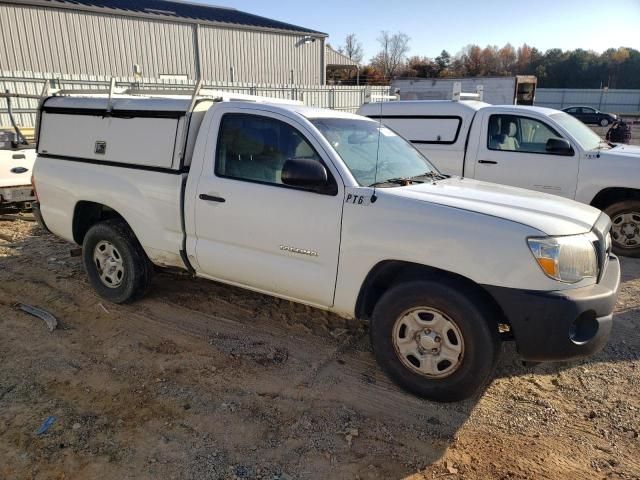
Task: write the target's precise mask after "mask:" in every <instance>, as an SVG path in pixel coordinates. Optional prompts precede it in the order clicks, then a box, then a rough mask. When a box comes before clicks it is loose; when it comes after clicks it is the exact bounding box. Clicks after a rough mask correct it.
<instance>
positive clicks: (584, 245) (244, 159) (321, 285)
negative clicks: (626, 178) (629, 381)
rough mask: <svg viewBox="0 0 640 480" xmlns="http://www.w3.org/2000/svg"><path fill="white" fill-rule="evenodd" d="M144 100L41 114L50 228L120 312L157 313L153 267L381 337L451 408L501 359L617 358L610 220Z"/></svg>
mask: <svg viewBox="0 0 640 480" xmlns="http://www.w3.org/2000/svg"><path fill="white" fill-rule="evenodd" d="M130 93H131V92H129V95H113V96H112V97H111V98H110V99H107V98H98V97H78V96H75V97H73V96H69V97H64V96H57V97H50V98H48V99H46V100H45V101H43V102H42V104H41V110H40V123H39V124H40V134H39V139H38V158H37V160H36V165H35V174H34V184H35V187H36V191H37V195H38V197H39V205H37V209H38V211H39V213H40V217H41V221H42V222H44V224H45V225H46V227H47V228H48V229H49V230H50V231H51V232H53V233H54V234H56V235H58V236H60V237H63V238H65V239H68V240H70V241H73V242H76V243H78V244H80V245H82V250H83V260H84V265H85V268H86V271H87V274H88V276H89V279H90V282H91V284H92V286H93V287H94V288H95V290H96V291H97V292H98V293H99V294H100V295H101V296H103V297H104V298H106V299H108V300H111V301H113V302H118V303H121V302H131V301H133V300H136V299H138V298H140V297H141V296H142V295H143V294H144V293H145V291H146V290H147V288H148V287H149V285H150V282H151V277H152V274H153V271H154V268H153V266H154V265H156V266H161V267H177V268H181V269H185V270H188V271H190V272H191V273H193V274H194V275H196V276H198V277H202V278H206V279H211V280H217V281H220V282H225V283H228V284H232V285H238V286H242V287H245V288H248V289H251V290H255V291H259V292H263V293H266V294H270V295H274V296H277V297H281V298H285V299H289V300H292V301H296V302H300V303H304V304H307V305H311V306H314V307H317V308H321V309H325V310H330V311H332V312H335V313H337V314H338V315H341V316H344V317H348V318H353V317H357V318H362V319H367V320H369V321H370V332H371V340H372V344H373V348H374V351H375V355H376V358H377V360H378V362H379V363H380V365H381V366H382V367H383V369H384V370H385V371H386V372H387V373H388V374H389V375H390V377H391V378H392V379H393V380H395V381H396V382H397V383H398V384H400V385H401V386H403V387H404V388H406V389H408V390H410V391H412V392H414V393H416V394H418V395H421V396H424V397H426V398H430V399H434V400H439V401H454V400H459V399H462V398H466V397H468V396H470V395H471V394H473V393H474V392H475V391H476V390H477V389H479V388H480V387H481V386H482V385H483V384H485V383H486V382H487V381H488V380H489V379H490V378H491V376H492V372H493V369H494V366H495V364H496V360H497V358H498V356H499V352H500V350H501V342H502V340H505V339H513V340H515V341H516V342H517V347H518V350H519V352H520V354H521V356H522V357H523V358H524V359H527V360H531V361H544V360H564V359H570V358H576V357H582V356H585V355H589V354H592V353H594V352H596V351H598V350H600V349H601V348H602V347H603V345H604V344H605V343H606V341H607V339H608V337H609V334H610V330H611V326H612V312H613V309H614V305H615V303H616V298H617V292H618V288H619V280H620V267H619V263H618V259H617V258H616V256H615V255H613V254H612V253H611V244H610V236H609V229H610V227H611V223H610V220H609V218H608V217H607V216H606V215H604V214H602V213H601V212H600V211H599V210H597V209H595V208H593V207H590V206H587V205H583V204H580V203H577V202H574V201H572V200H568V199H563V198H559V197H554V196H551V195H545V194H541V193H536V192H530V191H526V190H522V189H517V188H512V187H507V186H501V185H494V184H489V183H484V182H478V181H475V180H471V179H460V178H445V177H443V176H442V175H440V174H439V173H438V172H437V170H436V169H435V168H434V167H433V166H432V165H431V164H430V163H429V162H428V161H427V160H426V159H425V158H424V157H423V156H422V155H421V154H420V153H419V152H418V151H417V150H415V149H414V148H413V146H412V145H411V144H410V143H408V142H406V141H405V140H404V139H403V138H402V137H400V136H398V135H396V134H395V133H393V132H392V131H390V130H389V129H387V128H381V127H380V126H379V124H378V122H376V121H373V120H369V119H366V118H364V117H361V116H357V115H353V114H346V113H340V112H336V111H331V110H322V109H315V108H309V107H304V106H302V105H298V104H287V103H276V102H271V101H266V100H260V99H256V101H237V100H231V101H227V100H225V98H224V96H219V97H217V96H216V95H214V94H210V95H205V93H204V92H200V94H199V95H197V96H196V95H194V96H193V98H192V99H189V98H178V97H171V98H164V97H157V96H156V97H151V96H149V97H145V96H141V95H131V94H130ZM398 179H401V180H398Z"/></svg>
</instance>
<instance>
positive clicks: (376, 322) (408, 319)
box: [371, 281, 500, 402]
mask: <svg viewBox="0 0 640 480" xmlns="http://www.w3.org/2000/svg"><path fill="white" fill-rule="evenodd" d="M474 293H475V292H470V291H469V289H468V288H466V287H465V286H464V285H458V284H455V283H453V282H446V281H437V282H436V281H413V282H407V283H403V284H400V285H398V286H396V287H393V288H391V289H390V290H389V291H387V292H386V293H385V294H384V295H383V296H382V298H381V299H380V301H379V302H378V304H377V305H376V307H375V309H374V312H373V318H372V322H371V342H372V344H373V349H374V352H375V355H376V360H377V361H378V363H379V364H380V366H381V367H382V368H383V369H384V370H385V372H386V373H387V374H388V375H389V377H391V379H392V380H394V381H395V382H396V383H397V384H398V385H400V386H401V387H403V388H405V389H407V390H409V391H410V392H412V393H414V394H417V395H420V396H421V397H424V398H427V399H430V400H435V401H440V402H451V401H458V400H463V399H465V398H468V397H470V396H471V395H473V393H474V392H476V391H477V390H478V389H480V388H481V387H482V386H483V385H484V384H485V383H487V382H488V381H489V379H490V378H491V376H492V374H493V371H494V368H495V364H496V361H497V359H498V357H499V352H500V338H499V336H498V331H497V325H496V326H493V325H492V324H491V318H490V315H489V314H488V311H487V309H486V308H485V306H484V304H483V302H482V300H480V299H479V298H477V296H476V295H474Z"/></svg>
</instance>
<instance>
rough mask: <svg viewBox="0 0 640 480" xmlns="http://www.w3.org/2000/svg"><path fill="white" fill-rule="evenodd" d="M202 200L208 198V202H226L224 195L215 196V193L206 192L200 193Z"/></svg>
mask: <svg viewBox="0 0 640 480" xmlns="http://www.w3.org/2000/svg"><path fill="white" fill-rule="evenodd" d="M200 200H206V201H208V202H219V203H224V202H226V200H225V199H224V198H222V197H214V196H213V195H207V194H206V193H201V194H200Z"/></svg>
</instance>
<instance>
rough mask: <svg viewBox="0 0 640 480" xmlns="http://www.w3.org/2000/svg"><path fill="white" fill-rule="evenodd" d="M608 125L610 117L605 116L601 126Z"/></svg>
mask: <svg viewBox="0 0 640 480" xmlns="http://www.w3.org/2000/svg"><path fill="white" fill-rule="evenodd" d="M607 125H609V119H608V118H603V119H602V120H600V126H601V127H606V126H607Z"/></svg>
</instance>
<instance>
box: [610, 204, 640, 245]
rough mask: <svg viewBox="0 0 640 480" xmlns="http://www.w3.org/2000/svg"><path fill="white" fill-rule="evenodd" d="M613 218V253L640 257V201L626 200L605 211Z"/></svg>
mask: <svg viewBox="0 0 640 480" xmlns="http://www.w3.org/2000/svg"><path fill="white" fill-rule="evenodd" d="M604 213H606V214H607V215H609V218H611V240H612V243H613V253H615V254H616V255H620V256H623V257H640V200H624V201H622V202H617V203H614V204H613V205H610V206H608V207H607V208H605V209H604Z"/></svg>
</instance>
